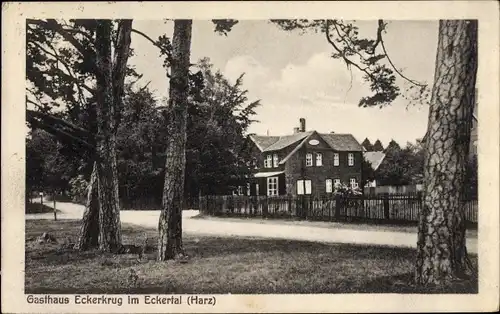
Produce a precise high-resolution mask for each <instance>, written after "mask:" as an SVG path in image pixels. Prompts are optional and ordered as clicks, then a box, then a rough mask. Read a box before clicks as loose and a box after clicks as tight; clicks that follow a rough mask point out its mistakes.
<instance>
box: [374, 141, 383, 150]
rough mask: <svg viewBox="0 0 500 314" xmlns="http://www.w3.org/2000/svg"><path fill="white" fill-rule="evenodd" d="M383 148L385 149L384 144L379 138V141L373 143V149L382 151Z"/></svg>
mask: <svg viewBox="0 0 500 314" xmlns="http://www.w3.org/2000/svg"><path fill="white" fill-rule="evenodd" d="M383 150H384V145H382V142H380V140H379V139H377V141H375V143H374V144H373V151H374V152H381V151H383Z"/></svg>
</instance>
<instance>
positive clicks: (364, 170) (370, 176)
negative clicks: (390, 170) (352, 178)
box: [361, 156, 376, 187]
mask: <svg viewBox="0 0 500 314" xmlns="http://www.w3.org/2000/svg"><path fill="white" fill-rule="evenodd" d="M375 179H376V176H375V170H373V166H372V164H371V162H369V161H368V160H366V158H365V157H364V156H363V161H362V164H361V187H364V186H365V185H366V184H367V183H368V182H371V181H373V180H375Z"/></svg>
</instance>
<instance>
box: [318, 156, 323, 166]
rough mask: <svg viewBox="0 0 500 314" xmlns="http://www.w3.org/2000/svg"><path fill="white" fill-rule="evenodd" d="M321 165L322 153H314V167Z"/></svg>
mask: <svg viewBox="0 0 500 314" xmlns="http://www.w3.org/2000/svg"><path fill="white" fill-rule="evenodd" d="M321 166H323V154H322V153H316V167H321Z"/></svg>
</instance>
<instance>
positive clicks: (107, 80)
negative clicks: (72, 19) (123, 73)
mask: <svg viewBox="0 0 500 314" xmlns="http://www.w3.org/2000/svg"><path fill="white" fill-rule="evenodd" d="M96 24H97V25H96V39H95V48H96V56H95V57H96V67H97V72H96V78H97V80H96V81H97V93H96V94H97V130H98V131H97V138H98V139H97V156H96V165H97V187H98V188H97V192H98V193H97V194H98V197H99V249H101V250H103V251H112V250H116V249H118V248H119V247H120V246H121V241H122V239H121V226H120V208H119V197H118V172H117V168H116V134H115V131H116V127H117V121H116V116H117V113H116V112H117V111H118V108H117V107H118V106H117V103H116V102H117V101H115V100H114V98H115V94H114V92H115V89H114V88H113V87H114V86H113V85H114V84H115V83H114V82H115V79H116V78H113V61H112V59H111V28H112V24H111V20H97V21H96ZM129 36H130V33H129ZM118 84H119V83H118ZM91 189H92V188H91Z"/></svg>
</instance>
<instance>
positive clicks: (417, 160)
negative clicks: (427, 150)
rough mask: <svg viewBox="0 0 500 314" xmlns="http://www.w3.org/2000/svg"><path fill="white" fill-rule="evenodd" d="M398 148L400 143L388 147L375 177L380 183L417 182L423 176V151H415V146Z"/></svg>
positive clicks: (405, 183)
mask: <svg viewBox="0 0 500 314" xmlns="http://www.w3.org/2000/svg"><path fill="white" fill-rule="evenodd" d="M396 145H397V144H396ZM398 148H399V145H397V146H394V145H393V146H392V147H391V146H388V147H387V149H386V150H387V152H386V155H385V158H384V160H383V162H382V164H381V165H380V166H379V168H378V169H377V171H376V172H375V177H376V179H377V181H378V183H379V184H380V185H393V186H398V185H409V184H415V183H417V182H418V180H419V178H421V177H422V174H423V158H422V151H415V150H414V148H413V147H406V148H405V149H398Z"/></svg>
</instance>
